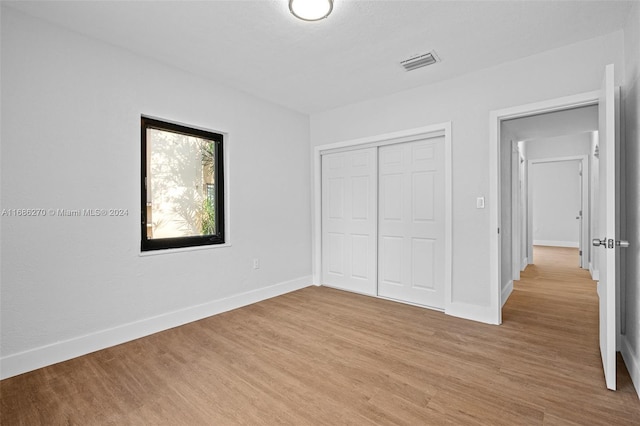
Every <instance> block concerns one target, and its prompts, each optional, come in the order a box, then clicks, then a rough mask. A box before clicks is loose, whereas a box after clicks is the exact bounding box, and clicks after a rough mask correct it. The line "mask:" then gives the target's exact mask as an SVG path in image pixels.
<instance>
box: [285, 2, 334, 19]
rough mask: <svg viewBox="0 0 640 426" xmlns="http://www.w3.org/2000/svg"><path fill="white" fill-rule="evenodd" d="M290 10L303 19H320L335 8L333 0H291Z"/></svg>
mask: <svg viewBox="0 0 640 426" xmlns="http://www.w3.org/2000/svg"><path fill="white" fill-rule="evenodd" d="M289 10H290V11H291V13H292V14H293V16H295V17H296V18H298V19H302V20H303V21H319V20H320V19H324V18H326V17H327V16H329V14H330V13H331V11H332V10H333V0H289Z"/></svg>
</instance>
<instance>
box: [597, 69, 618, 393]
mask: <svg viewBox="0 0 640 426" xmlns="http://www.w3.org/2000/svg"><path fill="white" fill-rule="evenodd" d="M613 76H614V69H613V65H608V66H607V67H606V69H605V76H604V79H603V82H602V88H601V94H600V101H599V106H598V110H599V134H600V161H599V168H600V171H599V177H600V185H599V186H600V215H599V226H598V232H599V235H597V236H598V237H599V238H602V240H600V241H599V242H598V243H599V245H600V249H599V250H600V252H601V257H600V259H601V261H600V275H599V278H600V281H599V282H598V298H599V304H600V306H599V311H600V354H601V355H602V365H603V367H604V375H605V379H606V383H607V388H609V389H611V390H615V389H616V123H617V121H616V105H615V99H616V97H615V87H614V79H613ZM594 245H596V241H595V240H594Z"/></svg>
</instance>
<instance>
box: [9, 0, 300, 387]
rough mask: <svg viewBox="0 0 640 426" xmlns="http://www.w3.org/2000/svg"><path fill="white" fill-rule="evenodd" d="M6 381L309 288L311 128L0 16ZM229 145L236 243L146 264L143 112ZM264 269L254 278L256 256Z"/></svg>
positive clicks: (218, 88) (197, 81)
mask: <svg viewBox="0 0 640 426" xmlns="http://www.w3.org/2000/svg"><path fill="white" fill-rule="evenodd" d="M1 31H2V33H1V35H2V46H1V47H2V68H1V78H2V81H1V84H2V130H1V137H2V146H1V148H2V171H1V173H2V199H1V202H2V208H3V209H19V208H44V209H49V208H54V209H56V208H69V209H75V208H122V209H128V211H129V214H128V216H126V217H99V218H96V217H51V216H47V217H30V218H26V217H6V216H5V217H2V243H1V246H2V254H3V256H2V277H1V278H2V301H1V320H2V329H1V331H2V348H1V357H2V360H1V361H2V375H3V376H4V377H6V376H9V375H12V374H17V373H19V372H22V371H26V370H29V369H32V368H36V367H39V366H41V365H46V364H50V363H52V362H56V361H60V360H62V359H67V358H69V357H72V356H76V355H80V354H82V353H86V352H89V351H92V350H97V349H100V348H103V347H106V346H110V345H113V344H116V343H120V342H122V341H124V340H128V339H133V338H136V337H140V336H142V335H145V334H148V333H152V332H155V331H158V330H161V329H165V328H169V327H173V326H176V325H179V324H181V323H184V322H187V321H191V320H195V319H198V318H201V317H204V316H208V315H211V314H212V313H215V312H219V311H221V310H224V309H230V308H233V307H235V306H239V305H242V304H244V303H250V302H252V301H255V300H260V299H262V298H265V297H269V296H272V295H275V294H279V293H282V292H286V291H290V290H292V289H295V288H300V287H302V286H306V285H308V284H310V283H311V278H310V273H311V264H310V259H311V252H310V250H311V249H310V247H311V242H310V229H311V228H310V214H311V213H310V199H309V186H310V179H309V162H308V161H309V160H308V159H309V119H308V117H307V116H305V115H302V114H299V113H296V112H292V111H290V110H287V109H284V108H282V107H278V106H275V105H273V104H270V103H267V102H264V101H262V100H258V99H256V98H254V97H251V96H249V95H246V94H244V93H242V92H238V91H235V90H231V89H228V88H225V87H224V86H222V85H217V84H214V83H212V82H210V81H207V80H203V79H201V78H199V77H196V76H194V75H190V74H187V73H185V72H182V71H179V70H177V69H173V68H170V67H166V66H164V65H161V64H159V63H156V62H153V61H150V60H147V59H145V58H142V57H138V56H135V55H133V54H130V53H128V52H126V51H124V50H120V49H118V48H114V47H112V46H110V45H107V44H103V43H101V42H98V41H94V40H92V39H89V38H85V37H83V36H79V35H77V34H75V33H72V32H69V31H66V30H63V29H59V28H57V27H54V26H51V25H49V24H47V23H44V22H42V21H39V20H36V19H33V18H30V17H27V16H26V15H22V14H21V13H18V12H15V11H13V10H11V9H5V8H3V9H2V29H1ZM141 114H146V115H150V116H156V117H160V118H166V119H169V120H173V121H177V122H182V123H186V124H191V125H195V126H199V127H203V128H208V129H212V130H217V131H222V132H226V133H228V140H227V142H226V149H227V154H228V157H227V159H228V162H227V164H226V170H227V178H228V189H229V190H228V196H229V216H228V217H227V219H228V221H229V222H230V231H231V232H230V238H231V244H232V245H231V246H230V247H224V248H207V249H202V250H195V251H188V252H174V253H172V254H162V255H153V256H140V210H139V209H140V115H141ZM253 258H259V259H260V269H258V270H253V269H252V259H253Z"/></svg>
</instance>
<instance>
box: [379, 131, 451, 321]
mask: <svg viewBox="0 0 640 426" xmlns="http://www.w3.org/2000/svg"><path fill="white" fill-rule="evenodd" d="M378 156H379V161H378V163H379V179H378V180H379V197H380V199H379V211H378V221H379V222H378V223H379V224H378V251H379V258H378V295H379V296H382V297H388V298H391V299H396V300H401V301H405V302H410V303H416V304H419V305H424V306H429V307H432V308H439V309H443V308H444V280H445V269H444V264H445V256H444V251H445V180H444V169H445V154H444V137H438V138H431V139H425V140H421V141H416V142H409V143H402V144H397V145H388V146H383V147H380V150H379V152H378Z"/></svg>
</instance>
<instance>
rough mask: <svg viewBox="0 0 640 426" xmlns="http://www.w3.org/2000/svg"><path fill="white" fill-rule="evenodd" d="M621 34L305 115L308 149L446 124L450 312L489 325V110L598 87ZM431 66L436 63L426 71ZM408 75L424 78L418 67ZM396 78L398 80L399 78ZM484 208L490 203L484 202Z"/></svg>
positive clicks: (617, 53) (618, 52)
mask: <svg viewBox="0 0 640 426" xmlns="http://www.w3.org/2000/svg"><path fill="white" fill-rule="evenodd" d="M622 38H623V34H622V32H616V33H613V34H609V35H607V36H604V37H599V38H595V39H591V40H586V41H583V42H580V43H577V44H574V45H570V46H566V47H563V48H559V49H555V50H551V51H547V52H544V53H541V54H539V55H534V56H531V57H528V58H524V59H521V60H518V61H513V62H508V63H504V64H500V65H497V66H495V67H493V68H488V69H484V70H481V71H478V72H475V73H472V74H468V75H465V76H462V77H459V78H455V79H451V80H447V81H443V82H440V83H437V84H433V85H428V86H423V87H419V88H416V89H413V90H408V91H404V92H400V93H396V94H393V95H389V96H385V97H381V98H377V99H373V100H370V101H366V102H360V103H356V104H352V105H347V106H344V107H341V108H336V109H333V110H330V111H325V112H322V113H317V114H313V115H312V116H311V144H312V146H316V145H322V144H326V143H331V142H338V141H344V140H351V139H356V138H360V137H365V136H371V135H379V134H384V133H390V132H394V131H399V130H403V129H410V128H416V127H421V126H425V125H431V124H434V123H441V122H446V121H451V122H452V146H453V165H452V168H453V277H452V298H453V306H452V308H453V309H452V311H450V312H452V313H455V314H457V315H460V316H467V317H472V318H474V319H478V320H481V321H491V320H492V318H493V317H494V315H495V313H494V312H492V311H491V307H490V297H491V294H490V291H491V290H490V288H491V287H490V284H489V272H490V270H489V268H490V262H489V233H490V232H496V230H494V229H489V211H488V209H476V197H479V196H485V197H488V194H489V149H488V146H489V142H488V140H489V114H490V111H492V110H497V109H502V108H507V107H512V106H517V105H522V104H526V103H530V102H536V101H542V100H546V99H553V98H557V97H561V96H567V95H573V94H576V93H583V92H588V91H592V90H597V89H598V88H599V87H600V82H601V79H602V75H603V72H604V67H605V65H606V64H608V63H615V64H616V65H617V66H618V67H621V66H622V63H623V59H622V56H623V45H622ZM434 66H437V65H434ZM415 72H429V68H424V69H421V70H418V71H415ZM398 78H405V76H404V75H403V74H399V75H398ZM487 205H490V200H488V199H487Z"/></svg>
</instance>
